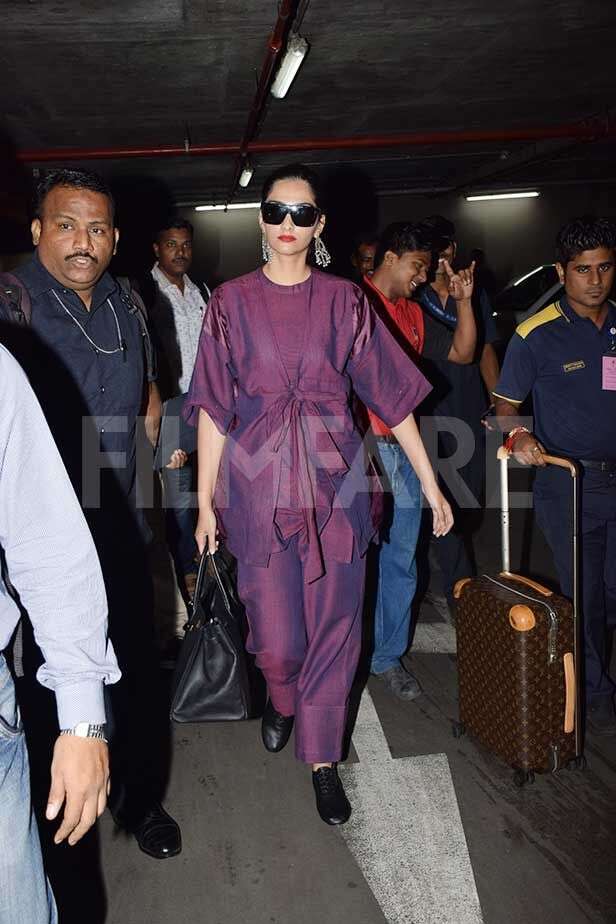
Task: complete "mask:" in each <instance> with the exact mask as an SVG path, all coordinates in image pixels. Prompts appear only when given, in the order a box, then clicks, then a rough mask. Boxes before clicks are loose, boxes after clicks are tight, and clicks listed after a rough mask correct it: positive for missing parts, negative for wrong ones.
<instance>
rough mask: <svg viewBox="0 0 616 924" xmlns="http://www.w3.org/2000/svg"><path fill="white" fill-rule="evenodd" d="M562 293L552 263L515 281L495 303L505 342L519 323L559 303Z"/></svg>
mask: <svg viewBox="0 0 616 924" xmlns="http://www.w3.org/2000/svg"><path fill="white" fill-rule="evenodd" d="M562 291H563V286H562V285H561V283H560V281H559V279H558V274H557V272H556V267H555V266H554V264H553V263H545V264H543V265H542V266H536V267H535V268H534V269H532V270H531V271H530V272H528V273H524V274H523V275H522V276H518V277H516V278H515V279H512V280H511V282H509V283H508V284H507V285H506V286H505V288H504V289H503V290H502V291H501V292H499V293H498V295H497V296H496V297H495V298H494V300H493V308H494V320H495V321H496V327H497V329H498V332H499V334H500V336H501V337H502V339H503V340H504V341H508V340H509V338H510V337H511V335H512V333H513V332H514V330H515V329H516V327H517V326H518V324H521V323H522V321H525V320H526V318H529V317H530V316H531V315H533V314H536V312H537V311H540V310H541V309H542V308H545V307H546V306H547V305H551V304H552V302H555V301H557V300H558V298H559V297H560V295H561V293H562Z"/></svg>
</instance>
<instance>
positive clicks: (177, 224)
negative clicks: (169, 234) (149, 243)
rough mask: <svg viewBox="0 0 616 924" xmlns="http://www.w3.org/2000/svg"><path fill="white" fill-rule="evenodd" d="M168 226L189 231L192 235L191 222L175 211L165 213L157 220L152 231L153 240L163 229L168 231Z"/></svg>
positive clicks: (193, 231) (193, 230) (192, 235)
mask: <svg viewBox="0 0 616 924" xmlns="http://www.w3.org/2000/svg"><path fill="white" fill-rule="evenodd" d="M170 228H175V229H176V230H178V231H189V232H190V236H191V237H194V233H195V229H194V228H193V226H192V225H191V223H190V222H189V221H188V219H187V218H182V216H181V215H178V214H177V213H176V214H174V215H167V216H166V217H165V218H163V219H161V221H159V223H158V225H157V226H156V230H155V231H154V240H155V241H157V240H158V238H159V237H160V235H161V234H162V233H163V231H169V229H170Z"/></svg>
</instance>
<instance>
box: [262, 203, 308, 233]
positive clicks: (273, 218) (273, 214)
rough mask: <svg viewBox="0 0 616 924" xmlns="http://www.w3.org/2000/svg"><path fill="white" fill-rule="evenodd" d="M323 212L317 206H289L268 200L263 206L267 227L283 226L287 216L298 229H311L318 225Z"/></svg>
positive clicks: (303, 204)
mask: <svg viewBox="0 0 616 924" xmlns="http://www.w3.org/2000/svg"><path fill="white" fill-rule="evenodd" d="M320 214H321V212H320V211H319V209H318V208H317V207H316V205H308V204H307V203H301V204H300V205H287V203H286V202H274V201H272V200H268V201H267V202H264V203H263V205H262V206H261V215H262V216H263V221H264V222H265V224H266V225H281V224H282V223H283V221H284V220H285V218H286V216H287V215H290V216H291V220H292V221H293V224H294V225H297V227H298V228H311V227H312V225H314V224H316V222H317V220H318V218H319V215H320Z"/></svg>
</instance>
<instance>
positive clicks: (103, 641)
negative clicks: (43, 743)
mask: <svg viewBox="0 0 616 924" xmlns="http://www.w3.org/2000/svg"><path fill="white" fill-rule="evenodd" d="M0 553H1V554H2V558H3V561H4V565H5V572H6V578H8V582H9V583H10V585H12V587H13V588H14V589H15V591H17V593H18V595H19V598H20V602H21V604H22V606H23V607H24V608H25V609H26V610H27V612H28V614H29V616H30V619H31V622H32V625H33V628H34V634H35V638H36V641H37V643H38V645H39V646H40V648H41V650H42V652H43V657H44V663H43V665H42V667H41V668H40V670H39V672H38V679H39V681H40V683H41V684H43V686H45V687H48V688H49V689H51V690H53V691H54V693H55V696H56V702H57V709H58V722H59V727H60V729H61V733H60V735H59V737H58V739H57V741H56V745H55V749H54V755H53V762H52V766H51V786H50V791H49V798H48V802H47V810H46V817H47V819H48V820H50V821H53V820H54V819H55V818H57V817H58V816H59V815H60V814H61V813H62V807H63V806H64V811H63V813H62V819H61V823H60V826H59V828H58V831H57V833H56V835H55V838H54V841H55V843H56V844H59V843H61V842H62V841H64V840H68V843H69V844H70V845H73V844H75V843H77V841H78V840H80V838H81V837H83V835H84V834H85V833H86V831H88V829H89V828H90V827H91V826H92V825H93V824H94V822H95V821H96V819H97V817H98V816H100V815H101V814H102V812H103V811H104V809H105V805H106V801H107V794H108V788H109V757H108V752H107V742H106V732H105V707H104V702H103V685H104V684H105V683H114V682H115V681H117V680H118V679H119V677H120V671H119V669H118V665H117V661H116V658H115V654H114V652H113V648H112V646H111V644H110V642H109V641H108V639H107V600H106V596H105V588H104V584H103V578H102V574H101V569H100V565H99V562H98V558H97V554H96V550H95V547H94V543H93V541H92V537H91V535H90V532H89V530H88V527H87V525H86V522H85V520H84V517H83V513H82V511H81V508H80V506H79V503H78V502H77V499H76V497H75V494H74V492H73V489H72V487H71V484H70V481H69V479H68V475H67V473H66V470H65V468H64V465H63V463H62V461H61V459H60V455H59V453H58V450H57V448H56V445H55V443H54V441H53V439H52V436H51V433H50V432H49V428H48V426H47V423H46V421H45V418H44V416H43V413H42V411H41V408H40V406H39V404H38V402H37V400H36V398H35V396H34V393H33V392H32V390H31V388H30V385H29V384H28V381H27V379H26V376H25V374H24V373H23V372H22V370H21V368H20V366H19V365H18V363H17V362H16V361H15V360H14V359H13V357H12V356H11V355H10V354H9V353H8V351H7V350H6V349H4V347H2V346H0ZM3 573H4V569H3ZM19 615H20V613H19V610H18V607H17V605H16V603H15V602H14V600H13V598H12V596H11V593H9V589H8V588H7V585H6V583H5V581H0V921H2V924H34V922H37V924H46V922H50V924H54V922H56V921H57V912H56V907H55V902H54V899H53V895H52V893H51V889H50V887H49V884H48V882H47V879H46V877H45V874H44V871H43V863H42V858H41V849H40V844H39V838H38V832H37V829H36V822H35V820H34V816H33V813H32V805H31V800H30V782H29V770H28V756H27V752H26V743H25V738H24V733H23V727H22V725H21V718H20V714H19V708H18V706H17V703H16V700H15V690H14V686H13V680H12V677H11V674H10V672H9V669H8V666H7V663H6V659H5V657H4V654H3V653H2V652H3V651H4V650H5V649H6V648H7V646H8V645H9V642H10V640H11V637H12V635H13V632H14V630H15V627H16V625H17V622H18V620H19Z"/></svg>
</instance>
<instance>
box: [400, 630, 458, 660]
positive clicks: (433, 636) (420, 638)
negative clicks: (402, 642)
mask: <svg viewBox="0 0 616 924" xmlns="http://www.w3.org/2000/svg"><path fill="white" fill-rule="evenodd" d="M413 652H417V653H418V654H455V653H456V630H455V627H454V626H452V625H451V624H450V623H447V622H418V623H417V628H416V629H415V634H414V635H413V644H412V645H411V654H413Z"/></svg>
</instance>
